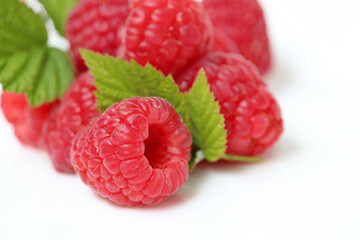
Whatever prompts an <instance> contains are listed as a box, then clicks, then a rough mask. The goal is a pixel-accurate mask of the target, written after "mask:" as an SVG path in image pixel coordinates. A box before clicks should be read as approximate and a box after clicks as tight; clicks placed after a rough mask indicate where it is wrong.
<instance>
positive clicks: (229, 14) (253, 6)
mask: <svg viewBox="0 0 360 240" xmlns="http://www.w3.org/2000/svg"><path fill="white" fill-rule="evenodd" d="M204 5H205V7H206V9H207V11H208V12H209V15H210V18H211V20H212V23H213V24H214V28H215V29H216V32H217V33H219V32H221V31H222V32H223V33H224V34H226V35H227V36H229V38H230V39H232V40H233V41H234V42H235V43H236V45H237V47H238V49H239V51H240V53H241V54H242V55H243V56H244V57H245V58H246V59H248V60H250V61H252V62H253V63H254V64H255V65H256V66H257V67H258V68H259V70H260V73H262V74H263V73H265V72H266V71H267V70H268V69H269V68H270V65H271V54H270V47H269V39H268V35H267V31H266V23H265V19H264V14H263V10H262V8H261V6H260V4H259V3H258V1H257V0H204ZM220 34H221V33H220ZM216 38H218V37H216ZM220 38H221V37H220ZM215 43H217V44H216V45H214V50H218V51H225V52H226V51H228V49H227V48H226V46H225V48H224V44H223V43H222V42H221V41H216V42H215ZM219 43H220V44H219Z"/></svg>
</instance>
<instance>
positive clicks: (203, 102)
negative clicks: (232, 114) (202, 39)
mask: <svg viewBox="0 0 360 240" xmlns="http://www.w3.org/2000/svg"><path fill="white" fill-rule="evenodd" d="M185 99H186V103H187V105H188V107H189V110H190V116H191V118H190V121H191V123H190V131H191V134H192V137H193V142H194V143H195V144H196V145H197V146H198V147H199V148H200V149H201V150H202V151H203V153H204V156H205V158H206V159H207V160H208V161H210V162H215V161H217V160H219V159H220V158H221V157H222V156H223V155H224V153H225V150H226V130H225V123H224V116H223V115H222V114H221V113H220V106H219V103H218V102H216V101H215V97H214V94H213V93H212V92H211V91H210V86H209V85H208V83H207V79H206V76H205V72H204V71H203V70H201V71H200V73H199V75H198V77H197V78H196V80H195V82H194V84H193V86H192V88H191V89H190V91H189V92H188V93H186V94H185Z"/></svg>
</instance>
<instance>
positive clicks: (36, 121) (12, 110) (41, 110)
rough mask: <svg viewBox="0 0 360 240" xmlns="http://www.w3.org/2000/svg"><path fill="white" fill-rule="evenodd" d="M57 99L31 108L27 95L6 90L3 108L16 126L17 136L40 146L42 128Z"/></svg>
mask: <svg viewBox="0 0 360 240" xmlns="http://www.w3.org/2000/svg"><path fill="white" fill-rule="evenodd" d="M56 105H57V101H56V102H54V103H51V104H43V105H41V106H39V107H35V108H31V107H30V106H29V103H28V101H27V100H26V97H25V95H23V94H15V93H9V92H4V93H3V94H2V95H1V108H2V110H3V113H4V115H5V117H6V119H7V120H8V121H9V122H10V123H11V124H12V125H13V126H14V130H15V135H16V137H17V138H18V139H19V140H20V141H21V142H22V143H23V144H25V145H29V146H32V147H39V144H40V138H41V132H42V128H43V125H44V122H45V119H46V118H47V117H48V115H49V113H50V111H51V110H52V109H53V108H54V107H56Z"/></svg>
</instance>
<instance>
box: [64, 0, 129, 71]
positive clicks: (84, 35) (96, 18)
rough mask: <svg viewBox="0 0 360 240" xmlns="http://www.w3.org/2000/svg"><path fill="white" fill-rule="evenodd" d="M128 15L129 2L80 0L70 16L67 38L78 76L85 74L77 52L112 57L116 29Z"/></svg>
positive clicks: (123, 22)
mask: <svg viewBox="0 0 360 240" xmlns="http://www.w3.org/2000/svg"><path fill="white" fill-rule="evenodd" d="M128 14H129V3H128V0H82V1H80V2H79V3H78V5H77V6H76V7H75V8H74V10H73V11H72V12H71V14H70V16H69V19H68V22H67V25H66V36H67V38H68V40H69V42H70V46H71V54H72V57H73V59H74V62H75V65H76V67H77V69H78V71H79V72H81V71H84V70H86V66H85V64H84V61H83V60H82V58H81V56H80V53H79V49H81V48H86V49H91V50H93V51H96V52H100V53H107V54H110V55H115V51H116V49H117V47H118V41H119V40H118V38H117V36H118V33H117V31H118V29H119V27H121V26H122V25H124V24H125V20H126V17H127V16H128Z"/></svg>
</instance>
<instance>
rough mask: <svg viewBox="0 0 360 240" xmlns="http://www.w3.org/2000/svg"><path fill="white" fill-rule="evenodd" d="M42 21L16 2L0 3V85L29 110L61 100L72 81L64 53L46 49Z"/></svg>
mask: <svg viewBox="0 0 360 240" xmlns="http://www.w3.org/2000/svg"><path fill="white" fill-rule="evenodd" d="M46 44H47V32H46V28H45V23H44V20H43V19H41V17H40V16H39V15H37V14H35V13H34V12H33V11H32V10H31V9H30V8H28V7H27V6H26V5H25V4H23V3H20V2H19V1H18V0H1V1H0V83H1V84H2V85H3V89H4V91H8V92H16V93H24V94H26V96H27V99H28V101H29V102H30V105H31V106H38V105H41V104H42V103H44V102H51V101H53V100H55V99H57V98H60V97H62V95H63V94H64V92H65V91H66V89H67V88H68V86H69V84H70V82H71V81H72V80H73V79H74V68H73V66H72V63H71V60H70V58H69V57H68V55H67V54H66V53H65V52H62V51H60V50H58V49H56V48H50V47H47V45H46Z"/></svg>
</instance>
